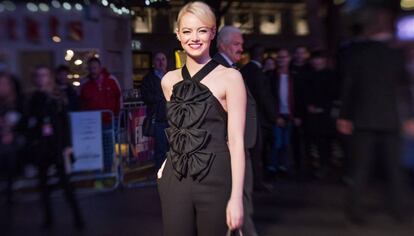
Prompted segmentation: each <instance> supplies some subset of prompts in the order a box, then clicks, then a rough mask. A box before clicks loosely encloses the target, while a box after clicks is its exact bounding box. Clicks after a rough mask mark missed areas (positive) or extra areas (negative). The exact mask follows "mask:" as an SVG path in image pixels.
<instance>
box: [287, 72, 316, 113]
mask: <svg viewBox="0 0 414 236" xmlns="http://www.w3.org/2000/svg"><path fill="white" fill-rule="evenodd" d="M289 71H290V76H291V77H292V80H293V91H294V93H295V94H294V101H295V104H294V105H295V108H294V109H295V117H297V118H304V115H305V114H306V98H305V94H306V92H307V90H308V87H307V84H308V82H309V79H310V76H311V72H312V68H311V67H310V65H309V64H305V65H303V66H297V65H294V64H291V65H290V68H289Z"/></svg>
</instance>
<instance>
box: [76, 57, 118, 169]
mask: <svg viewBox="0 0 414 236" xmlns="http://www.w3.org/2000/svg"><path fill="white" fill-rule="evenodd" d="M88 70H89V75H88V77H87V78H86V82H85V83H84V84H83V85H82V88H81V92H80V101H81V108H82V110H111V111H112V112H113V114H114V117H115V118H114V123H112V122H113V120H112V117H111V115H109V114H107V113H104V114H103V115H102V125H103V131H102V132H103V133H102V135H103V137H102V138H103V145H104V171H106V172H107V171H111V169H112V164H113V157H114V145H112V144H113V143H114V140H113V133H112V130H115V128H116V127H117V125H116V124H117V123H116V122H117V119H116V118H117V117H118V114H119V111H120V109H121V89H120V87H119V85H118V82H117V80H116V78H115V77H113V76H111V75H110V74H109V73H108V71H107V70H106V69H104V68H102V66H101V61H100V60H99V59H98V58H95V57H93V58H91V59H89V60H88ZM113 124H114V125H113Z"/></svg>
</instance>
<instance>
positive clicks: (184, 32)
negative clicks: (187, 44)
mask: <svg viewBox="0 0 414 236" xmlns="http://www.w3.org/2000/svg"><path fill="white" fill-rule="evenodd" d="M189 33H191V32H190V31H189V30H185V31H183V34H189Z"/></svg>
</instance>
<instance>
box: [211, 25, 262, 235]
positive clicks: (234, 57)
mask: <svg viewBox="0 0 414 236" xmlns="http://www.w3.org/2000/svg"><path fill="white" fill-rule="evenodd" d="M217 47H218V53H217V54H216V55H215V56H214V57H213V60H215V61H217V62H218V63H220V64H221V65H223V66H225V67H233V68H235V69H237V66H236V63H237V62H238V61H239V60H240V58H241V55H242V52H243V36H242V32H241V31H240V30H239V29H238V28H235V27H233V26H225V27H223V28H222V29H221V30H220V32H219V34H218V37H217ZM246 88H247V87H246ZM246 92H247V107H246V127H245V131H244V132H245V135H244V137H245V138H244V145H245V148H246V152H245V153H246V171H245V178H244V180H245V181H244V192H243V201H244V210H245V214H244V224H243V229H242V231H243V233H244V235H247V236H257V232H256V229H255V226H254V223H253V220H252V214H253V202H252V192H253V173H252V172H253V170H252V161H251V158H250V153H249V149H251V148H253V147H254V145H255V143H256V136H257V119H256V103H255V101H254V99H253V97H252V96H251V93H250V91H249V90H248V89H247V91H246Z"/></svg>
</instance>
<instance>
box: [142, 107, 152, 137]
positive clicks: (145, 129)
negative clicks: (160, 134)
mask: <svg viewBox="0 0 414 236" xmlns="http://www.w3.org/2000/svg"><path fill="white" fill-rule="evenodd" d="M142 134H143V135H144V136H147V137H153V136H154V134H155V112H153V113H152V114H151V115H149V116H146V117H145V118H144V122H143V123H142Z"/></svg>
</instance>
